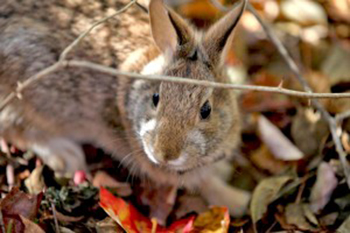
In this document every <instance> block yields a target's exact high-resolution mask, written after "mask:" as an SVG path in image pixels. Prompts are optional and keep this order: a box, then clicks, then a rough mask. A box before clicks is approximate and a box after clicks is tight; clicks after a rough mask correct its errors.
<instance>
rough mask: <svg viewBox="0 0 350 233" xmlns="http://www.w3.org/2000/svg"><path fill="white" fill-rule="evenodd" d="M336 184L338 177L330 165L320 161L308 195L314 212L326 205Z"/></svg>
mask: <svg viewBox="0 0 350 233" xmlns="http://www.w3.org/2000/svg"><path fill="white" fill-rule="evenodd" d="M337 185H338V179H337V177H336V176H335V173H334V171H333V168H332V166H331V165H329V164H328V163H326V162H322V163H321V164H320V165H319V167H318V169H317V179H316V183H315V184H314V186H313V187H312V190H311V195H310V208H311V210H312V211H313V212H314V213H318V212H320V211H321V210H322V209H323V208H324V207H325V206H326V205H327V203H328V202H329V200H330V198H331V195H332V193H333V191H334V189H335V188H336V187H337Z"/></svg>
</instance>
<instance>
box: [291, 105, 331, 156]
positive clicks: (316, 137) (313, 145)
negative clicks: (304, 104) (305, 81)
mask: <svg viewBox="0 0 350 233" xmlns="http://www.w3.org/2000/svg"><path fill="white" fill-rule="evenodd" d="M291 134H292V138H293V141H294V142H295V144H296V146H297V147H298V148H299V149H300V150H301V151H302V152H303V153H304V154H305V156H306V157H310V156H313V155H316V154H317V153H318V152H319V150H320V146H322V143H321V142H322V141H325V140H324V139H325V138H326V137H327V136H328V134H329V130H328V125H327V122H325V121H324V120H323V119H322V118H321V114H320V113H318V112H314V110H313V109H309V108H299V109H298V112H297V115H296V116H295V117H294V119H293V122H292V129H291Z"/></svg>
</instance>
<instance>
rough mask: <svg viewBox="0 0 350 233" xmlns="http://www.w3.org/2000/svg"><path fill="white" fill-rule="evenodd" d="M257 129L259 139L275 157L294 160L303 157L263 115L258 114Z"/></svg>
mask: <svg viewBox="0 0 350 233" xmlns="http://www.w3.org/2000/svg"><path fill="white" fill-rule="evenodd" d="M258 129H259V133H260V138H261V140H262V141H263V142H264V143H265V144H266V146H267V147H268V148H269V149H270V151H271V152H272V154H273V155H274V156H275V157H276V158H278V159H281V160H284V161H295V160H299V159H302V158H303V157H304V154H303V153H302V152H301V151H300V150H299V149H298V148H297V147H296V146H294V145H293V143H292V142H291V141H290V140H289V139H288V138H287V137H286V136H284V134H283V133H282V132H281V131H280V130H279V129H278V128H277V127H276V126H275V125H274V124H272V123H271V122H270V121H269V120H268V119H266V118H265V117H264V116H259V119H258Z"/></svg>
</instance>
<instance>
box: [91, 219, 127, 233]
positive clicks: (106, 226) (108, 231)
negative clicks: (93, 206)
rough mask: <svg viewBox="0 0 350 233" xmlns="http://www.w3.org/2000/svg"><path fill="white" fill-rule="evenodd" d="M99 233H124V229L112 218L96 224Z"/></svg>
mask: <svg viewBox="0 0 350 233" xmlns="http://www.w3.org/2000/svg"><path fill="white" fill-rule="evenodd" d="M96 231H97V233H115V232H120V233H122V232H124V230H123V228H122V227H121V226H119V225H118V224H117V223H116V222H115V221H114V220H113V219H112V218H110V217H107V218H105V219H103V220H102V221H99V222H97V223H96Z"/></svg>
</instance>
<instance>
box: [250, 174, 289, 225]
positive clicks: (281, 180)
mask: <svg viewBox="0 0 350 233" xmlns="http://www.w3.org/2000/svg"><path fill="white" fill-rule="evenodd" d="M292 179H293V178H292V177H290V176H280V177H271V178H267V179H265V180H262V181H261V182H260V183H259V184H258V186H257V187H256V188H255V190H254V192H253V196H252V200H251V203H250V214H251V217H252V220H253V223H256V222H257V221H259V220H260V219H261V218H262V217H263V216H264V214H265V213H266V211H267V207H268V205H269V204H271V202H273V201H274V200H275V198H276V197H277V195H278V192H279V191H280V189H281V188H282V187H283V186H284V185H285V184H286V183H287V182H288V181H290V180H292Z"/></svg>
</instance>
